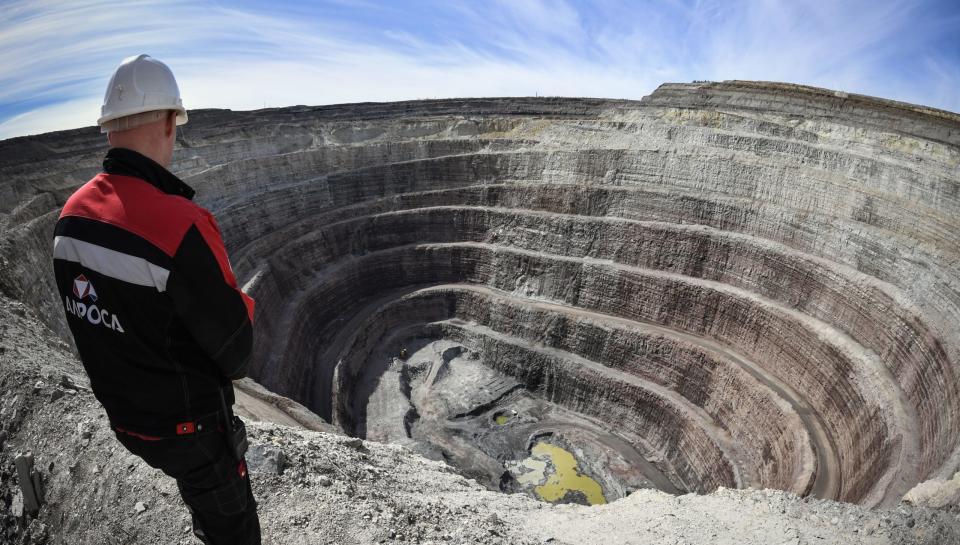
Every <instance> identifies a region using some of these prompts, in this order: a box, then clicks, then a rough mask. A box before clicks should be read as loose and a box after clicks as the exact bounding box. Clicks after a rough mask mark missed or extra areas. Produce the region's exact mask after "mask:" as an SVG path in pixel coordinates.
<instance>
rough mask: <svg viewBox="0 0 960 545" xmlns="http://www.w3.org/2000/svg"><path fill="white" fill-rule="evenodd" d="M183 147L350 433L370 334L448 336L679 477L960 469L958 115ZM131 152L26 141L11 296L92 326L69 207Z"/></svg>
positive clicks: (311, 118) (636, 115)
mask: <svg viewBox="0 0 960 545" xmlns="http://www.w3.org/2000/svg"><path fill="white" fill-rule="evenodd" d="M178 142H179V148H178V150H177V152H176V154H175V163H176V164H175V168H174V170H175V171H176V172H177V173H178V174H179V175H180V176H181V177H182V178H183V179H184V180H185V181H186V182H187V183H189V184H191V185H192V186H194V187H195V188H196V189H197V190H198V196H197V201H198V202H199V203H201V204H203V205H204V206H207V207H209V208H211V209H212V210H213V211H214V213H215V214H216V216H217V218H218V220H219V223H220V228H221V230H222V232H223V234H224V237H225V239H226V241H227V245H228V249H229V251H230V254H231V260H232V263H233V267H234V270H235V272H236V273H237V276H238V278H239V279H240V282H241V284H242V285H243V286H244V289H245V290H247V291H248V292H249V293H250V294H251V295H253V296H254V297H255V298H256V299H257V310H256V332H257V338H256V348H255V350H256V354H255V360H254V364H253V369H252V376H253V377H254V378H255V379H256V380H257V381H258V382H260V383H261V384H263V385H264V386H266V387H267V388H269V389H271V390H273V391H275V392H277V393H279V394H282V395H286V396H289V397H292V398H294V399H296V400H298V401H301V402H302V403H304V404H306V405H307V406H309V407H310V408H311V409H312V410H314V411H315V412H316V413H317V414H319V415H320V416H322V417H323V418H325V419H327V420H329V421H331V422H333V423H334V424H337V425H338V426H341V427H342V428H343V429H344V430H346V431H347V432H356V431H357V429H358V428H357V423H358V422H359V421H361V420H362V419H363V418H365V415H364V414H362V412H363V410H364V407H365V406H366V401H367V400H366V399H365V398H364V395H365V394H364V392H366V391H367V389H365V388H361V387H360V382H362V381H363V380H365V378H364V377H365V376H366V374H365V369H368V368H369V365H370V363H369V362H370V358H371V357H372V356H371V354H374V353H375V352H376V351H377V350H378V349H382V348H383V347H384V346H386V345H390V346H393V345H397V346H399V345H403V344H404V343H409V342H412V340H413V339H418V338H436V339H448V340H453V341H456V342H458V343H462V344H463V345H464V346H467V347H469V348H470V349H472V350H474V351H476V352H477V353H479V354H481V355H482V357H483V362H484V364H485V365H487V366H489V367H491V368H493V369H495V370H496V371H498V372H499V373H502V374H503V375H504V376H507V377H511V379H512V380H516V381H518V382H519V383H520V384H521V385H523V388H525V389H526V390H527V391H528V392H530V393H531V395H533V396H536V397H538V398H542V399H544V400H546V401H548V402H550V403H553V404H556V405H557V406H559V407H562V408H564V409H565V410H570V411H573V412H576V413H579V414H582V415H584V418H588V419H590V420H591V421H592V422H597V423H598V425H600V426H606V428H607V430H608V432H609V433H610V434H611V436H614V435H615V436H616V437H618V438H619V439H621V440H623V441H626V442H627V443H629V444H632V445H634V446H635V447H636V448H637V449H638V451H639V452H641V453H643V454H644V456H645V457H648V458H649V459H654V460H657V461H656V464H657V466H658V468H659V469H660V470H661V471H663V473H664V474H665V475H666V476H667V477H668V478H669V479H670V481H671V482H672V483H673V485H674V486H675V487H676V488H677V489H678V490H681V491H684V490H687V491H696V492H706V491H710V490H713V489H715V488H717V487H719V486H726V487H747V486H752V487H758V488H761V487H772V488H780V489H784V490H790V491H793V492H796V493H800V494H814V495H817V496H819V497H826V498H833V499H839V500H844V501H850V502H860V503H864V504H868V505H877V504H890V503H893V502H896V501H897V500H898V499H899V498H900V496H902V495H903V493H904V492H906V491H907V490H908V489H909V488H911V487H912V486H914V485H915V484H917V483H918V482H921V481H924V480H926V479H931V478H935V477H940V478H943V477H949V476H951V475H952V474H953V472H954V471H956V470H957V468H958V462H960V456H958V451H957V447H958V444H957V439H958V437H960V435H958V434H960V392H958V380H957V367H956V362H958V361H960V360H958V358H960V341H958V339H960V312H958V309H960V270H958V257H960V255H958V250H960V246H958V240H960V239H958V237H957V232H958V228H960V220H958V219H957V218H958V217H960V179H958V170H957V169H958V166H960V118H958V116H957V115H955V114H951V113H948V112H942V111H937V110H931V109H927V108H923V107H920V106H914V105H908V104H901V103H895V102H891V101H885V100H880V99H872V98H868V97H861V96H857V95H848V94H845V93H835V92H832V91H826V90H822V89H812V88H805V87H798V86H792V85H785V84H771V83H759V82H724V83H698V84H665V85H663V86H661V87H660V88H659V89H657V90H656V91H655V92H654V93H653V94H652V95H650V96H648V97H645V98H644V99H643V100H641V101H614V100H599V99H559V98H538V99H533V98H526V99H516V98H505V99H464V100H441V101H417V102H406V103H391V104H356V105H344V106H330V107H317V108H312V107H295V108H285V109H272V110H260V111H256V112H229V111H220V110H203V111H197V112H191V123H190V124H188V125H186V126H185V127H184V128H183V129H182V134H181V136H180V137H179V139H178ZM105 149H106V148H105V142H104V141H103V138H102V136H101V135H99V133H97V132H96V131H95V130H93V129H83V130H77V131H67V132H61V133H53V134H49V135H42V136H37V137H28V138H19V139H13V140H8V141H4V142H0V163H2V167H0V175H2V178H0V179H2V182H0V212H2V214H3V215H2V221H3V225H2V227H3V230H4V231H6V232H8V233H10V236H9V237H8V239H7V240H5V241H4V243H3V244H4V245H3V247H2V249H0V250H2V251H0V259H2V261H0V265H2V273H0V289H2V290H3V291H4V293H5V294H7V295H10V296H13V297H15V298H18V299H20V300H22V301H25V302H27V303H29V304H30V305H32V306H34V307H35V308H37V309H39V310H40V311H41V313H42V315H43V316H45V318H46V321H47V323H48V324H49V326H50V327H51V330H52V331H53V332H54V334H57V335H60V336H61V337H63V338H65V339H68V338H69V335H68V333H67V329H66V326H65V323H64V322H63V318H62V314H63V313H62V309H61V308H60V306H59V305H60V302H59V301H57V300H56V297H55V296H54V295H53V294H54V292H55V290H54V289H53V279H52V272H51V270H50V266H49V264H50V259H51V258H50V251H51V238H52V226H53V223H54V222H55V219H56V216H57V213H58V209H59V206H60V205H62V203H63V202H64V200H65V198H66V197H67V196H68V195H69V194H70V193H71V192H72V191H73V190H74V189H75V188H76V187H77V186H78V185H79V184H81V183H83V182H84V181H86V180H87V179H88V178H89V177H90V176H92V175H93V174H94V173H96V172H97V171H98V169H99V162H100V160H101V158H102V154H103V153H104V152H105ZM401 416H402V415H401Z"/></svg>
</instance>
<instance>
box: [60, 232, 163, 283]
mask: <svg viewBox="0 0 960 545" xmlns="http://www.w3.org/2000/svg"><path fill="white" fill-rule="evenodd" d="M53 257H54V258H55V259H63V260H66V261H72V262H74V263H79V264H81V265H83V266H84V267H87V268H88V269H91V270H93V271H96V272H98V273H100V274H102V275H104V276H109V277H111V278H114V279H117V280H122V281H124V282H129V283H131V284H136V285H138V286H153V287H156V288H157V291H160V292H163V291H166V290H167V278H168V277H169V276H170V271H169V270H168V269H164V268H163V267H159V266H157V265H154V264H153V263H150V262H149V261H147V260H146V259H143V258H142V257H136V256H132V255H128V254H124V253H121V252H118V251H116V250H111V249H110V248H104V247H103V246H99V245H97V244H93V243H90V242H86V241H83V240H79V239H75V238H72V237H68V236H57V237H54V239H53Z"/></svg>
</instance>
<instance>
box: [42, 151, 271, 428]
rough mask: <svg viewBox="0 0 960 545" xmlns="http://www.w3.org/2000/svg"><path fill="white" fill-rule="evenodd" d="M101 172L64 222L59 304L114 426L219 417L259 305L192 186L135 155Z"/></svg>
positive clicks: (114, 154) (57, 245)
mask: <svg viewBox="0 0 960 545" xmlns="http://www.w3.org/2000/svg"><path fill="white" fill-rule="evenodd" d="M103 168H104V172H103V173H101V174H98V175H97V176H95V177H94V178H93V179H92V180H90V181H89V182H87V183H86V184H84V185H83V186H82V187H81V188H80V189H78V190H77V191H76V193H74V194H73V195H72V196H71V197H70V198H69V199H68V200H67V202H66V204H65V205H64V207H63V211H62V212H61V214H60V219H59V220H58V221H57V225H56V230H55V233H54V251H53V257H54V259H53V264H54V270H55V273H56V279H57V286H58V288H59V291H60V300H61V303H62V304H63V305H64V310H65V312H66V317H67V323H68V324H69V326H70V331H71V332H73V338H74V341H75V342H76V345H77V350H78V351H79V353H80V359H81V360H82V362H83V366H84V367H85V368H86V371H87V374H88V375H89V376H90V384H91V387H92V389H93V393H94V394H95V395H96V396H97V399H98V400H99V401H100V402H101V403H102V404H103V407H104V409H106V411H107V415H108V416H109V417H110V420H111V422H112V423H113V424H114V425H115V426H122V427H124V428H125V429H129V430H133V431H142V432H152V431H155V430H167V429H169V430H173V426H174V425H176V424H177V423H180V422H187V421H194V420H196V419H198V418H200V417H202V416H205V415H208V414H210V413H214V412H216V411H217V410H218V409H219V408H220V397H219V396H220V393H219V388H220V387H221V385H223V384H225V383H229V380H228V379H232V378H239V377H242V376H243V375H244V374H245V373H246V370H247V367H248V363H249V359H250V354H251V348H252V343H253V307H254V302H253V299H251V298H250V297H248V296H247V295H246V294H244V293H243V292H242V291H240V289H239V288H238V287H237V282H236V279H235V278H234V275H233V270H232V269H231V267H230V262H229V260H228V259H227V252H226V250H225V249H224V246H223V240H222V238H221V236H220V230H219V228H218V227H217V223H216V221H215V220H214V218H213V216H212V215H211V214H210V212H208V211H207V210H205V209H204V208H202V207H200V206H199V205H197V204H195V203H193V202H192V201H191V199H192V198H193V194H194V191H193V189H192V188H190V186H188V185H187V184H185V183H184V182H183V181H181V180H180V179H179V178H177V177H176V176H174V175H173V174H171V173H170V172H169V171H167V170H166V169H165V168H163V167H162V166H160V165H159V164H158V163H156V162H154V161H152V160H151V159H149V158H147V157H145V156H143V155H141V154H139V153H137V152H135V151H131V150H128V149H122V148H113V149H111V150H110V151H109V152H108V153H107V156H106V159H105V160H104V162H103ZM225 390H226V393H227V397H228V399H227V403H228V404H232V403H233V389H232V388H225Z"/></svg>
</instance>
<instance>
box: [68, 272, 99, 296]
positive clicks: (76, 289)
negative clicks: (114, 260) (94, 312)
mask: <svg viewBox="0 0 960 545" xmlns="http://www.w3.org/2000/svg"><path fill="white" fill-rule="evenodd" d="M73 294H74V295H76V296H77V299H83V298H85V297H87V296H89V297H90V300H91V301H93V302H94V303H96V302H97V290H95V289H93V284H91V283H90V281H89V280H87V277H86V276H84V275H82V274H81V275H80V276H78V277H76V278H74V279H73Z"/></svg>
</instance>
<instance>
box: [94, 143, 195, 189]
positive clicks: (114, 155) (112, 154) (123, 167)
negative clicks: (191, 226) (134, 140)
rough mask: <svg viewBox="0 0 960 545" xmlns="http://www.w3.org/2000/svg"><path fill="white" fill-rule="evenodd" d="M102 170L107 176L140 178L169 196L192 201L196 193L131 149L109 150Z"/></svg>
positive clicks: (152, 161)
mask: <svg viewBox="0 0 960 545" xmlns="http://www.w3.org/2000/svg"><path fill="white" fill-rule="evenodd" d="M103 170H104V172H106V173H107V174H117V175H119V176H133V177H134V178H140V179H141V180H144V181H145V182H147V183H149V184H151V185H153V186H155V187H157V189H159V190H160V191H163V192H164V193H168V194H170V195H179V196H181V197H185V198H187V199H193V195H194V194H195V193H196V191H194V190H193V188H192V187H190V186H189V185H187V184H186V182H184V181H183V180H181V179H180V178H177V177H176V176H174V175H173V174H172V173H171V172H170V171H169V170H167V169H165V168H163V167H162V166H160V164H159V163H157V162H156V161H154V160H153V159H150V158H149V157H147V156H145V155H142V154H140V153H137V152H135V151H133V150H131V149H126V148H110V150H109V151H107V156H106V157H105V158H104V159H103Z"/></svg>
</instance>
